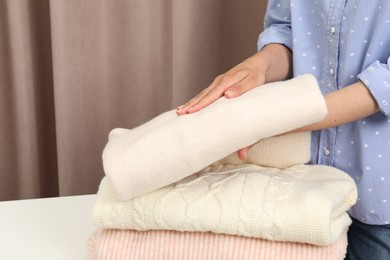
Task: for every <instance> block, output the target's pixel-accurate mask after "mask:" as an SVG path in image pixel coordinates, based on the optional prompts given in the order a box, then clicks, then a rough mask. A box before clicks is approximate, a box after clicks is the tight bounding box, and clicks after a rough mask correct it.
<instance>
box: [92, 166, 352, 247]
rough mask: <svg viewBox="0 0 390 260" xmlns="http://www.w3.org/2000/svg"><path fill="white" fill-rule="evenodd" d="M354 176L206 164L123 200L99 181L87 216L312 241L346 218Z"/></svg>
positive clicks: (317, 169)
mask: <svg viewBox="0 0 390 260" xmlns="http://www.w3.org/2000/svg"><path fill="white" fill-rule="evenodd" d="M356 198H357V192H356V187H355V183H354V182H353V180H352V179H351V178H350V177H349V176H348V175H347V174H346V173H344V172H342V171H340V170H337V169H335V168H332V167H327V166H308V165H297V166H293V167H289V168H286V169H276V168H264V167H260V166H256V165H240V166H228V165H219V166H215V167H208V168H206V169H204V171H203V172H200V173H197V174H194V175H191V176H189V177H187V178H185V179H183V180H181V181H179V182H176V183H173V184H171V185H168V186H166V187H163V188H161V189H158V190H156V191H153V192H150V193H148V194H145V195H142V196H139V197H136V198H134V199H131V200H128V201H121V200H119V199H117V198H116V196H115V193H114V192H113V189H112V187H111V185H110V182H109V179H107V178H105V179H103V180H102V183H101V185H100V188H99V191H98V199H97V202H96V203H95V206H94V209H93V220H94V222H95V224H97V225H98V226H100V227H102V228H116V229H135V230H177V231H212V232H214V233H223V234H231V235H242V236H247V237H255V238H263V239H268V240H275V241H291V242H302V243H310V244H315V245H330V244H333V243H335V242H336V240H337V239H338V238H339V237H340V235H341V233H342V232H343V230H345V229H346V228H347V227H348V225H349V224H350V223H351V221H350V218H349V217H348V215H347V213H346V211H347V210H348V209H349V207H351V206H352V205H353V204H354V203H355V201H356Z"/></svg>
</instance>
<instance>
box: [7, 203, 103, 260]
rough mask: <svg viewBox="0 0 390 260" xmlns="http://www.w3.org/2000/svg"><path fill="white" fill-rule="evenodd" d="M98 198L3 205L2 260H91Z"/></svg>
mask: <svg viewBox="0 0 390 260" xmlns="http://www.w3.org/2000/svg"><path fill="white" fill-rule="evenodd" d="M95 200H96V195H83V196H70V197H60V198H48V199H31V200H19V201H6V202H0V259H4V260H19V259H20V260H25V259H33V260H35V259H37V260H46V259H47V260H49V259H50V260H62V259H64V260H65V259H66V260H78V259H83V260H85V259H88V254H87V252H88V250H87V240H88V237H89V236H90V235H91V234H92V232H93V231H94V230H96V227H95V226H94V225H93V224H92V221H91V210H92V207H93V204H94V202H95Z"/></svg>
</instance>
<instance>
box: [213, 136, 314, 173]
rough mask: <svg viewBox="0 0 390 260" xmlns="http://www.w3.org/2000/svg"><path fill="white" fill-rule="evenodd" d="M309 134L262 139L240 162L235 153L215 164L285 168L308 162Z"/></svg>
mask: <svg viewBox="0 0 390 260" xmlns="http://www.w3.org/2000/svg"><path fill="white" fill-rule="evenodd" d="M310 144H311V133H310V132H300V133H292V134H285V135H280V136H276V137H269V138H265V139H262V140H261V141H260V142H258V143H257V144H255V145H254V146H253V147H252V148H251V149H250V150H249V152H248V155H247V158H246V160H244V161H242V160H241V159H240V158H238V156H237V152H234V153H232V154H231V155H229V156H227V157H225V158H223V159H221V160H219V161H217V162H215V163H214V164H213V165H220V164H232V165H240V164H256V165H259V166H264V167H272V168H287V167H290V166H292V165H297V164H305V163H307V162H309V161H310Z"/></svg>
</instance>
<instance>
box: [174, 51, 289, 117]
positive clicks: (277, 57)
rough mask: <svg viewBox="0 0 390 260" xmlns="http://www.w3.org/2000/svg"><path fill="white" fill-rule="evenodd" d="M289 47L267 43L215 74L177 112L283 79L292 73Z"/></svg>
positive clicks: (181, 112)
mask: <svg viewBox="0 0 390 260" xmlns="http://www.w3.org/2000/svg"><path fill="white" fill-rule="evenodd" d="M291 56H292V55H291V51H290V50H289V49H288V48H287V47H285V46H284V45H281V44H269V45H267V46H265V47H264V48H263V49H262V50H261V51H259V52H257V53H256V54H254V55H253V56H251V57H249V58H248V59H246V60H245V61H243V62H242V63H240V64H238V65H237V66H235V67H233V68H232V69H230V70H229V71H227V72H226V73H224V74H222V75H220V76H218V77H216V78H215V79H214V81H213V82H212V83H211V85H210V86H208V87H207V88H205V89H204V90H203V91H202V92H200V93H199V94H198V95H196V96H195V97H194V98H193V99H191V100H190V101H188V102H187V103H185V104H184V105H182V106H179V107H177V111H176V113H177V114H178V115H184V114H190V113H194V112H196V111H199V110H201V109H203V108H204V107H206V106H208V105H210V104H211V103H213V102H214V101H216V100H217V99H219V98H220V97H222V96H225V97H227V98H235V97H238V96H240V95H241V94H243V93H245V92H246V91H248V90H250V89H252V88H254V87H257V86H260V85H263V84H264V83H267V82H274V81H280V80H284V79H286V78H288V77H290V76H291V74H292V73H291V71H292V65H291V62H292V57H291Z"/></svg>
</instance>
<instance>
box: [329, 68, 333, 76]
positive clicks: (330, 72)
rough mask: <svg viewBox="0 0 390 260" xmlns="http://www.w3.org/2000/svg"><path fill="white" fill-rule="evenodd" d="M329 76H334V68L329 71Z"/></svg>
mask: <svg viewBox="0 0 390 260" xmlns="http://www.w3.org/2000/svg"><path fill="white" fill-rule="evenodd" d="M329 74H330V75H332V76H333V75H334V69H332V68H331V69H329Z"/></svg>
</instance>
